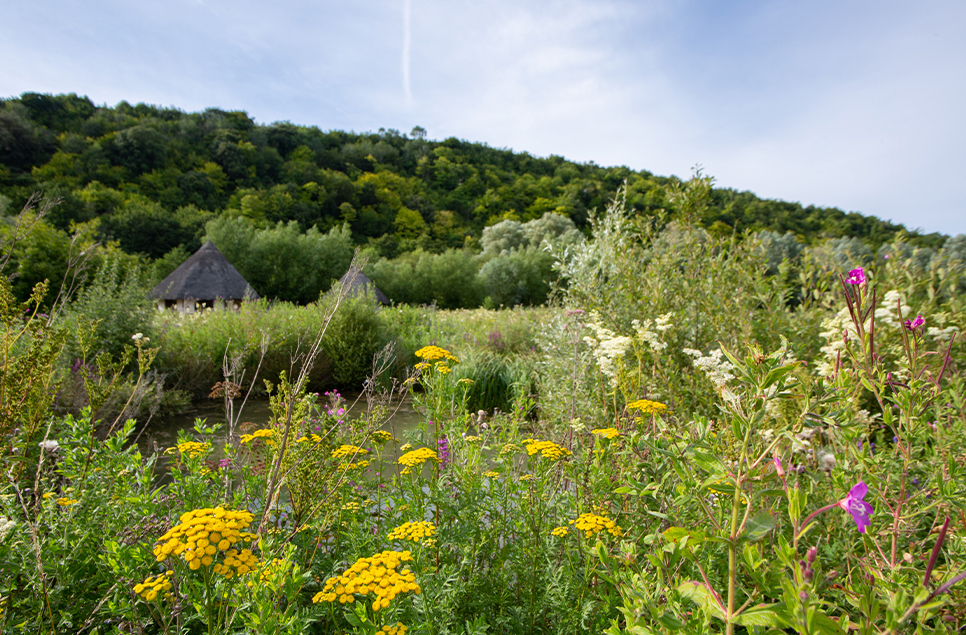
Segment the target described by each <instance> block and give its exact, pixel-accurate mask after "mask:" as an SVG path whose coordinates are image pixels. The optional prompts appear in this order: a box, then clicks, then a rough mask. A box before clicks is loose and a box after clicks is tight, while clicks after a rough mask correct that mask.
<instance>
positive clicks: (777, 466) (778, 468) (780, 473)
mask: <svg viewBox="0 0 966 635" xmlns="http://www.w3.org/2000/svg"><path fill="white" fill-rule="evenodd" d="M775 471H776V472H778V477H779V478H781V479H782V480H784V479H785V470H784V469H783V468H782V460H781V458H779V457H777V456H776V457H775Z"/></svg>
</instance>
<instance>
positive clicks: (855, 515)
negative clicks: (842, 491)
mask: <svg viewBox="0 0 966 635" xmlns="http://www.w3.org/2000/svg"><path fill="white" fill-rule="evenodd" d="M868 492H869V486H868V485H866V484H865V482H864V481H859V482H858V483H857V484H856V485H855V487H853V488H852V489H851V490H849V493H848V495H847V496H846V497H845V498H843V499H842V500H840V501H839V502H838V506H839V507H841V508H842V509H843V510H845V511H847V512H849V513H850V514H852V519H853V520H854V521H855V526H856V527H858V528H859V533H860V534H864V533H865V528H866V527H868V526H870V525H871V524H872V521H870V520H869V516H870V515H872V512H873V511H875V510H874V509H873V508H872V505H870V504H869V503H867V502H865V501H864V500H863V499H864V498H865V495H866V494H867V493H868Z"/></svg>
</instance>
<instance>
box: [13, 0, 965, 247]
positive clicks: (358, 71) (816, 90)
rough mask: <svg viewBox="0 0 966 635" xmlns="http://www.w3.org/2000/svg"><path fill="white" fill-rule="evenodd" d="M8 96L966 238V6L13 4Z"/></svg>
mask: <svg viewBox="0 0 966 635" xmlns="http://www.w3.org/2000/svg"><path fill="white" fill-rule="evenodd" d="M0 15H2V16H3V20H2V21H0V96H4V97H12V96H17V95H20V94H21V93H23V92H27V91H32V92H44V93H55V94H56V93H69V92H74V93H77V94H80V95H87V96H88V97H90V98H91V100H93V101H94V102H95V103H96V104H106V105H112V106H113V105H115V104H117V103H118V102H120V101H121V100H126V101H128V102H130V103H132V104H134V103H138V102H145V103H149V104H155V105H160V106H174V107H177V108H179V109H181V110H184V111H188V112H195V111H201V110H204V109H205V108H209V107H217V108H222V109H225V110H244V111H246V112H248V114H249V115H251V116H252V117H253V118H254V119H255V120H256V121H257V122H259V123H271V122H275V121H290V122H292V123H295V124H300V125H309V126H318V127H319V128H321V129H323V130H332V129H338V130H351V131H355V132H366V131H376V130H378V129H379V128H387V129H389V128H392V129H396V130H399V131H400V132H404V133H405V132H409V131H410V130H412V128H413V127H414V126H422V127H423V128H425V129H426V130H427V133H428V134H427V136H428V138H430V139H444V138H447V137H457V138H460V139H465V140H467V141H476V142H483V143H486V144H488V145H490V146H493V147H497V148H509V149H512V150H515V151H519V152H529V153H531V154H533V155H536V156H549V155H551V154H554V155H559V156H563V157H565V158H567V159H570V160H574V161H578V162H591V161H592V162H594V163H596V164H598V165H603V166H612V165H626V166H628V167H630V168H632V169H635V170H648V171H650V172H652V173H654V174H658V175H664V176H667V175H672V174H673V175H677V176H680V177H684V178H686V177H688V176H689V175H690V174H691V172H692V170H693V169H694V167H695V166H701V168H702V169H703V171H704V173H705V174H708V175H711V176H713V177H715V179H716V185H717V186H719V187H729V188H734V189H736V190H749V191H751V192H754V193H755V194H757V195H758V196H761V197H763V198H775V199H782V200H786V201H797V202H800V203H802V204H803V205H816V206H822V207H838V208H840V209H843V210H845V211H855V212H860V213H862V214H866V215H873V216H877V217H879V218H882V219H884V220H891V221H893V222H897V223H902V224H904V225H905V226H906V227H908V228H910V229H920V230H922V231H925V232H941V233H944V234H949V235H955V234H960V233H966V2H963V1H962V0H935V1H931V0H926V1H924V2H917V3H911V2H905V1H892V0H878V1H876V2H872V1H862V2H859V1H850V0H835V1H831V0H810V1H809V2H801V1H800V0H796V1H787V2H786V1H780V0H776V1H771V2H766V1H743V0H730V1H728V2H714V1H711V0H705V1H704V2H698V1H689V0H673V1H672V0H654V1H650V0H638V1H630V0H561V1H552V0H547V1H530V0H487V1H485V2H465V1H461V0H354V1H352V2H345V1H341V2H333V1H330V0H314V1H308V0H275V1H274V2H271V3H269V2H257V1H254V0H232V1H231V2H229V1H227V0H164V1H163V2H162V1H158V0H139V1H137V2H130V1H129V0H125V1H122V0H86V1H85V2H80V1H78V0H44V1H42V2H27V1H24V0H0Z"/></svg>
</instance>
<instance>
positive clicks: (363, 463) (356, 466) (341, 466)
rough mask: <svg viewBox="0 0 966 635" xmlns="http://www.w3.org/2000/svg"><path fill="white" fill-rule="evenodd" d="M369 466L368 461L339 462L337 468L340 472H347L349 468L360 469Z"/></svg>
mask: <svg viewBox="0 0 966 635" xmlns="http://www.w3.org/2000/svg"><path fill="white" fill-rule="evenodd" d="M367 467H369V461H359V462H357V463H339V467H338V468H337V469H339V470H340V471H342V472H348V471H349V470H357V469H358V470H361V469H365V468H367Z"/></svg>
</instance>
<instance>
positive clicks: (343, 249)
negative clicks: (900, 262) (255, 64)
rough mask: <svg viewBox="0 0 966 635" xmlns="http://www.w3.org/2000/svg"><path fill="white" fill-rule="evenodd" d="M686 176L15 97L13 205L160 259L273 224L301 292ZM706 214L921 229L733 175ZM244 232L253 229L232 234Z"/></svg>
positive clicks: (410, 138)
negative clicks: (797, 199) (31, 203)
mask: <svg viewBox="0 0 966 635" xmlns="http://www.w3.org/2000/svg"><path fill="white" fill-rule="evenodd" d="M676 181H677V179H675V178H674V177H661V176H656V175H653V174H651V173H650V172H647V171H644V170H641V171H635V170H631V169H630V168H627V167H623V166H621V167H602V166H599V165H596V164H594V163H575V162H573V161H568V160H566V159H564V158H563V157H559V156H550V157H546V158H538V157H534V156H531V155H529V154H527V153H519V152H512V151H510V150H503V149H497V148H492V147H489V146H487V145H486V144H483V143H471V142H468V141H462V140H459V139H455V138H449V139H445V140H442V141H433V140H430V139H428V138H427V132H426V131H425V130H424V129H422V128H420V127H416V128H414V129H413V130H412V131H411V132H409V133H408V134H406V133H401V132H399V131H396V130H391V129H390V130H385V129H380V130H379V131H378V132H374V133H361V134H357V133H352V132H343V131H339V130H332V131H327V132H326V131H322V130H321V129H319V128H317V127H305V126H296V125H293V124H291V123H287V122H277V123H273V124H269V125H262V124H257V123H256V122H255V121H254V120H253V119H252V118H251V117H250V116H249V115H248V114H247V113H245V112H243V111H224V110H219V109H216V108H209V109H208V110H205V111H204V112H200V113H186V112H183V111H181V110H178V109H176V108H162V107H157V106H151V105H146V104H137V105H134V106H132V105H131V104H129V103H127V102H123V101H122V102H121V103H119V104H117V105H116V106H114V107H107V106H97V105H95V104H94V103H93V102H92V101H91V100H90V99H88V98H87V97H80V96H77V95H76V94H73V93H71V94H67V95H48V94H38V93H24V94H22V95H21V96H20V97H15V98H9V99H5V100H0V214H2V215H3V216H10V215H12V214H15V213H17V212H19V211H20V209H21V208H22V206H23V205H24V203H25V202H26V201H27V199H28V197H29V196H30V195H31V194H32V193H33V192H35V191H42V192H44V193H45V194H48V195H51V196H55V197H58V198H60V200H61V202H60V203H59V204H58V205H57V206H56V207H55V208H54V209H53V210H52V211H51V213H50V214H49V216H48V217H47V219H46V220H47V222H48V223H49V224H50V225H51V226H52V229H53V230H57V231H60V232H68V231H70V230H71V229H72V228H75V229H76V227H78V226H80V225H82V224H85V223H87V224H91V225H92V229H91V231H92V232H93V234H94V235H96V237H97V238H98V240H100V241H102V242H107V241H116V242H117V245H118V246H119V247H120V249H121V250H123V251H124V252H126V253H128V254H139V255H141V256H143V257H146V258H147V259H151V260H159V261H160V262H162V263H164V266H162V267H161V269H160V271H161V272H162V273H163V272H164V271H167V270H170V269H171V268H173V266H176V265H177V264H178V263H179V262H181V261H183V260H184V258H186V257H187V256H188V255H189V254H190V253H191V252H193V251H194V250H196V249H197V248H198V247H199V246H200V245H201V241H202V239H203V238H205V237H206V236H207V237H211V238H215V237H217V236H221V237H222V238H223V240H222V241H221V242H222V244H223V249H227V250H228V251H234V252H236V255H237V257H238V258H241V259H245V258H246V257H248V258H249V259H252V258H253V256H252V254H253V253H255V252H256V251H257V249H255V247H253V245H255V243H257V242H258V241H261V243H263V244H262V248H263V252H260V253H261V254H262V255H261V256H260V258H261V259H262V264H261V269H262V270H264V271H262V272H261V273H257V272H255V271H254V269H255V268H256V266H255V264H253V263H252V262H250V263H247V264H246V263H244V262H243V263H241V266H239V269H240V270H242V273H243V274H245V275H246V276H248V275H252V276H255V277H256V278H257V277H258V276H262V279H261V280H257V281H256V280H252V283H253V285H254V286H256V289H258V286H259V284H261V286H262V288H261V289H258V290H259V292H260V293H262V294H263V295H268V296H269V297H273V296H274V297H279V298H283V299H289V300H294V301H299V302H305V301H311V300H313V299H315V297H317V293H318V291H319V290H324V289H325V288H326V287H327V285H328V282H329V278H328V277H331V276H334V277H338V275H339V273H338V271H337V270H338V269H339V268H342V267H343V260H345V257H347V256H345V254H347V253H351V247H352V246H355V245H362V246H366V247H369V248H370V251H371V253H372V255H373V256H374V257H375V258H376V259H379V258H382V259H384V261H381V264H380V263H375V262H374V264H373V266H376V265H379V266H377V267H376V269H379V267H380V266H381V267H382V269H381V271H382V272H383V278H384V279H386V280H388V279H389V278H391V277H392V275H393V274H392V270H393V267H392V263H396V264H397V265H398V264H399V261H400V259H402V262H405V263H408V266H409V267H411V268H412V269H413V271H416V269H417V268H418V266H419V262H421V259H423V260H424V259H426V258H427V257H429V256H430V255H443V254H444V253H445V252H447V250H462V251H468V252H473V253H476V252H479V251H480V250H481V249H483V248H484V247H486V245H483V244H481V239H482V237H483V231H484V229H485V228H487V227H491V226H495V225H498V224H499V223H501V222H503V221H512V222H514V223H519V224H520V225H521V226H522V225H523V224H526V223H527V222H532V221H537V220H539V219H543V218H545V217H546V215H547V214H548V213H551V214H556V215H558V216H560V217H563V218H565V219H569V220H570V221H571V222H572V224H573V227H575V228H576V229H577V230H579V231H583V232H586V231H587V229H588V219H589V216H590V214H591V213H592V212H593V211H594V210H597V209H601V208H603V207H604V206H605V205H606V204H607V202H608V201H609V200H611V199H612V198H613V197H614V196H615V195H616V193H617V192H618V190H619V188H621V187H622V186H625V184H626V189H625V193H626V199H627V200H626V206H627V209H628V210H629V211H630V212H631V213H633V214H638V215H647V214H656V213H657V212H658V211H659V210H663V209H667V210H668V211H669V212H670V213H671V215H672V216H673V214H674V210H673V205H669V201H668V191H669V189H668V185H670V184H673V183H674V182H676ZM700 222H701V223H702V224H703V225H704V226H705V227H706V228H707V229H708V230H709V231H711V232H712V233H732V232H735V233H737V234H742V233H744V232H746V231H748V230H751V231H760V230H769V231H771V232H776V233H779V234H784V233H786V232H791V233H792V234H794V235H795V236H796V238H797V239H798V241H800V242H803V243H813V242H815V241H818V240H821V239H827V238H838V237H842V238H844V237H848V238H852V239H855V238H858V239H861V240H862V241H863V242H864V243H866V244H868V245H869V246H870V247H871V248H873V249H875V248H877V247H878V246H880V245H881V244H883V243H885V242H888V241H890V240H892V239H893V237H894V236H896V235H897V233H899V232H905V228H903V227H902V226H901V225H897V224H894V223H890V222H885V221H882V220H879V219H877V218H874V217H871V216H863V215H861V214H858V213H854V212H853V213H846V212H844V211H842V210H839V209H836V208H818V207H812V206H809V207H803V206H802V205H800V204H798V203H789V202H785V201H777V200H765V199H760V198H758V197H757V196H755V195H754V194H752V193H750V192H738V191H735V190H731V189H720V188H719V189H714V190H713V191H712V193H711V200H710V202H709V205H708V206H707V207H706V208H705V211H704V212H703V213H702V217H701V218H700ZM566 229H567V228H563V229H562V231H566ZM239 235H241V236H248V239H247V240H248V241H249V242H239V240H238V239H237V238H236V239H235V243H234V244H227V242H228V240H229V237H231V236H236V237H237V236H239ZM945 239H946V237H945V236H943V235H941V234H928V235H920V234H917V233H915V232H913V233H911V234H909V236H908V240H909V242H910V243H911V244H914V245H917V246H922V247H932V248H933V249H938V248H939V247H941V246H942V244H943V242H944V241H945ZM51 240H53V238H52V239H51ZM218 242H219V241H218V240H216V244H218ZM286 245H287V246H288V247H285V248H287V249H288V252H289V253H288V255H289V259H290V261H291V262H290V264H291V266H297V265H296V264H295V263H297V262H298V256H299V254H301V253H302V252H299V249H302V250H303V251H305V254H308V255H305V257H306V258H308V257H310V256H311V258H310V259H312V258H314V261H319V260H320V259H321V260H326V257H324V256H323V255H322V254H320V253H318V252H319V250H321V249H323V247H324V248H325V249H327V250H328V251H329V253H333V252H332V250H333V249H335V250H336V251H337V252H338V253H339V254H343V255H342V256H339V257H332V256H329V257H328V259H327V263H328V264H326V265H325V266H323V267H322V269H320V270H319V271H321V273H316V274H313V275H314V276H315V278H318V279H317V280H316V279H315V278H313V279H312V280H308V281H307V278H306V276H299V275H298V274H297V272H296V273H295V274H291V275H289V278H291V279H290V280H282V279H278V280H276V279H275V278H273V276H275V277H276V278H278V277H280V276H281V277H282V278H284V277H285V276H284V275H283V274H280V273H279V272H278V271H277V269H278V268H279V266H281V265H283V264H284V263H283V262H281V261H279V262H278V263H277V264H278V266H276V265H275V264H272V263H271V262H270V263H269V264H266V262H267V261H266V260H265V259H266V258H269V252H272V249H275V250H276V251H277V250H278V249H280V248H283V246H286ZM293 250H294V251H293ZM312 250H314V252H313V251H312ZM309 252H312V253H313V254H314V255H312V254H310V253H309ZM246 254H247V256H246ZM522 257H523V256H520V255H518V258H522ZM269 260H271V259H270V258H269ZM273 262H274V261H273ZM438 264H439V263H437V265H438ZM482 264H484V263H479V264H478V265H477V269H480V267H481V266H482ZM504 264H506V265H507V266H508V267H509V266H510V264H512V263H510V264H507V263H504ZM320 266H321V265H320ZM400 266H401V265H400ZM541 266H542V265H541ZM426 267H431V264H427V265H426ZM246 268H247V270H246ZM494 268H499V267H491V269H494ZM505 268H506V267H504V269H505ZM510 268H511V269H512V267H510ZM538 268H539V267H538ZM330 269H331V271H330ZM504 273H505V272H504ZM327 276H328V277H327ZM377 282H380V284H388V285H390V286H391V285H392V282H391V280H388V281H387V282H382V281H380V280H377ZM491 282H493V281H491ZM427 284H429V283H427ZM273 285H277V287H276V286H273ZM493 285H495V287H500V286H501V284H500V283H499V282H498V281H497V282H493ZM266 286H267V287H268V288H266ZM484 286H485V285H484ZM491 286H492V285H491ZM407 293H408V292H407ZM403 295H405V293H404V294H403ZM410 296H412V297H407V298H406V300H411V301H419V300H420V299H421V297H417V296H419V294H418V293H416V292H411V293H410ZM390 297H392V296H391V295H390ZM396 299H401V298H396ZM463 301H469V302H471V303H472V302H475V301H477V300H476V299H466V298H464V299H463V300H460V302H463ZM454 302H455V301H454Z"/></svg>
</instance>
